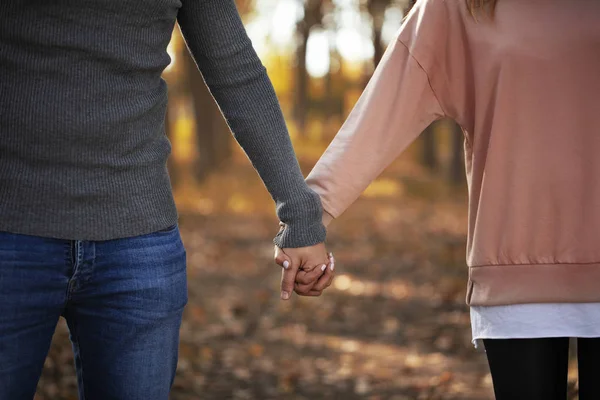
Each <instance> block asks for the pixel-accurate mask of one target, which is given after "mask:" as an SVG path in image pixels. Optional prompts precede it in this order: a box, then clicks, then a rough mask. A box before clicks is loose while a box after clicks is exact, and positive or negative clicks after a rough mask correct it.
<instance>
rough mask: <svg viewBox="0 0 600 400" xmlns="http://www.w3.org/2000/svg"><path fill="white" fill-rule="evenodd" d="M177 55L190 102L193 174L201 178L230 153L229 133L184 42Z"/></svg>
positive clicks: (199, 179) (200, 179) (216, 166)
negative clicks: (194, 147) (194, 153)
mask: <svg viewBox="0 0 600 400" xmlns="http://www.w3.org/2000/svg"><path fill="white" fill-rule="evenodd" d="M181 53H182V54H181V55H180V57H179V59H180V61H181V64H182V68H183V69H184V77H183V81H184V82H185V85H182V87H184V88H186V89H187V91H188V92H189V94H190V95H191V98H192V102H193V111H194V120H195V129H196V138H197V139H196V144H197V146H198V160H197V162H196V165H195V176H196V178H197V179H198V181H202V180H203V179H204V178H206V176H207V175H208V174H209V173H210V172H212V171H214V170H215V169H216V168H218V167H219V166H220V165H221V164H222V163H223V162H224V161H225V160H227V159H228V158H229V156H230V155H231V135H230V134H229V128H228V126H227V123H226V122H225V119H224V118H223V115H222V114H221V111H220V110H219V108H218V106H217V104H216V103H215V100H214V99H213V97H212V95H211V94H210V91H209V90H208V88H207V87H206V84H205V83H204V79H203V78H202V75H201V74H200V72H199V71H198V68H197V66H196V63H195V62H194V60H193V59H192V57H191V55H190V53H189V50H188V48H187V47H186V46H182V50H181Z"/></svg>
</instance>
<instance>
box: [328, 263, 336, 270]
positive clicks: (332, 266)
mask: <svg viewBox="0 0 600 400" xmlns="http://www.w3.org/2000/svg"><path fill="white" fill-rule="evenodd" d="M329 268H331V270H332V271H333V269H334V268H335V263H331V267H329Z"/></svg>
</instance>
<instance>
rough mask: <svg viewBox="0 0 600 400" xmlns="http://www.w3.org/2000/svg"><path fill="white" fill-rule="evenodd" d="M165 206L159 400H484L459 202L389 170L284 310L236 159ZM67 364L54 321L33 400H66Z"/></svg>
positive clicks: (250, 185)
mask: <svg viewBox="0 0 600 400" xmlns="http://www.w3.org/2000/svg"><path fill="white" fill-rule="evenodd" d="M307 164H309V163H307ZM415 177H419V178H418V179H417V178H415ZM177 198H178V203H179V206H180V210H181V231H182V235H183V239H184V242H185V243H186V247H187V251H188V274H189V305H188V307H187V309H186V311H185V315H184V322H183V326H182V329H181V349H180V361H179V367H178V373H177V378H176V380H175V383H174V387H173V391H172V399H173V400H188V399H256V400H258V399H260V400H263V399H298V400H300V399H315V400H318V399H344V400H346V399H348V400H351V399H369V400H383V399H393V400H408V399H417V400H426V399H427V400H434V399H439V400H441V399H444V400H450V399H453V400H487V399H492V398H493V395H492V389H491V378H490V376H489V373H488V369H487V363H486V360H485V356H484V354H483V353H481V352H478V351H476V350H475V349H474V348H473V346H472V344H471V341H470V339H471V338H470V327H469V314H468V309H467V307H466V306H465V304H464V297H465V288H466V276H467V271H466V267H465V266H464V254H465V228H466V214H465V213H466V203H465V202H466V199H465V194H464V190H456V189H451V188H449V187H447V186H445V185H444V184H442V183H440V182H438V181H436V180H435V179H433V178H430V177H428V176H427V174H424V173H423V171H420V170H419V169H418V168H417V167H414V166H411V165H408V164H401V163H396V164H395V165H394V166H393V167H392V168H389V169H388V170H387V171H386V173H385V174H384V176H382V177H381V178H380V179H379V180H378V181H377V182H376V183H375V184H374V185H372V186H371V187H370V188H369V190H368V191H367V192H366V194H365V195H364V196H363V197H362V198H361V199H360V200H359V201H358V202H357V203H356V204H355V205H354V206H353V207H352V208H351V209H350V210H349V211H348V212H347V213H346V214H345V215H344V216H343V217H342V218H340V219H339V220H338V221H335V222H334V223H333V225H332V227H331V229H330V233H329V239H328V242H329V248H330V250H332V251H334V253H335V255H336V261H337V264H336V269H337V276H336V280H335V283H334V285H333V286H332V287H331V288H330V289H329V290H328V291H327V292H326V293H325V294H324V295H323V296H322V297H321V298H299V297H294V298H293V299H292V300H291V301H289V302H285V303H284V302H281V301H280V300H279V298H278V295H279V290H278V283H279V282H278V280H279V278H280V270H279V267H277V266H276V265H274V264H273V262H272V251H273V249H272V246H271V245H270V244H269V243H270V240H271V238H272V236H273V234H274V233H275V231H276V228H277V227H276V220H275V219H274V218H273V215H272V212H273V207H272V203H271V201H270V199H269V197H268V195H267V193H266V191H265V190H264V188H263V187H262V185H261V184H260V182H259V181H258V180H257V178H256V176H255V175H254V172H253V171H252V170H251V169H250V168H249V167H248V165H247V162H246V161H245V160H243V157H241V158H240V159H238V160H237V161H236V162H234V163H232V164H231V165H229V166H228V167H227V168H223V169H222V170H221V171H220V172H219V173H216V174H214V175H213V176H212V177H211V178H210V179H209V180H208V182H206V183H205V184H204V185H202V187H200V188H195V187H191V186H186V187H184V188H180V189H179V190H178V191H177ZM72 363H73V361H72V354H71V349H70V344H69V342H68V334H67V330H66V327H65V324H64V322H63V321H61V323H60V324H59V326H58V328H57V331H56V335H55V337H54V341H53V345H52V348H51V351H50V354H49V357H48V359H47V362H46V366H45V368H44V373H43V377H42V380H41V381H40V385H39V390H38V395H37V396H36V400H55V399H56V400H67V399H76V398H77V397H76V396H77V395H76V379H75V375H74V369H73V366H72ZM575 373H576V371H575V370H574V368H572V371H571V379H572V380H573V381H574V376H575V375H574V374H575ZM571 386H573V384H572V385H571ZM572 391H574V390H572ZM570 398H572V399H573V398H576V397H575V395H574V394H573V395H572V396H571V397H570Z"/></svg>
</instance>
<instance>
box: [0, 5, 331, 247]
mask: <svg viewBox="0 0 600 400" xmlns="http://www.w3.org/2000/svg"><path fill="white" fill-rule="evenodd" d="M176 20H177V21H178V22H179V24H180V26H181V30H182V32H183V35H184V38H185V40H186V43H187V45H188V46H189V48H190V49H191V51H192V54H193V56H194V59H195V60H196V63H197V64H198V67H199V68H200V71H201V72H202V74H203V76H204V79H205V80H206V82H207V84H208V86H209V88H210V90H211V92H212V94H213V96H214V97H215V99H216V100H217V102H218V104H219V106H220V108H221V110H222V111H223V114H224V115H225V117H226V119H227V121H228V123H229V125H230V127H231V129H232V131H233V132H234V136H235V138H236V139H237V141H238V142H239V143H240V145H241V146H242V147H243V149H244V150H245V152H246V153H247V155H248V157H249V159H250V160H251V162H252V164H253V165H254V167H255V168H256V169H257V171H258V172H259V174H260V176H261V178H262V179H263V181H264V183H265V185H266V187H267V189H268V190H269V192H270V193H271V195H272V197H273V199H274V201H275V203H276V210H277V214H278V216H279V218H280V220H281V221H283V222H284V223H285V224H286V228H285V229H284V230H282V231H281V232H280V233H279V234H278V235H277V237H276V238H275V243H276V244H277V245H279V246H281V247H302V246H308V245H313V244H316V243H320V242H322V241H324V239H325V228H324V227H323V225H322V224H321V203H320V200H319V197H318V196H317V195H316V194H315V193H314V192H313V191H311V190H310V189H309V188H308V187H307V186H306V184H305V182H304V178H303V176H302V173H301V172H300V168H299V166H298V162H297V161H296V158H295V155H294V151H293V148H292V145H291V142H290V139H289V135H288V132H287V129H286V126H285V122H284V119H283V116H282V113H281V109H280V107H279V104H278V101H277V97H276V96H275V92H274V90H273V87H272V85H271V82H270V80H269V78H268V76H267V74H266V70H265V68H264V67H263V65H262V63H261V61H260V60H259V58H258V57H257V55H256V52H255V51H254V49H253V47H252V44H251V42H250V40H249V38H248V36H247V34H246V32H245V30H244V27H243V25H242V21H241V19H240V17H239V15H238V12H237V10H236V7H235V4H234V1H233V0H210V1H209V0H183V1H179V0H147V1H144V2H139V1H135V0H103V1H98V0H61V1H60V2H56V1H54V2H53V1H46V0H3V1H2V5H1V6H0V230H3V231H9V232H14V233H23V234H30V235H37V236H47V237H55V238H61V239H79V240H108V239H115V238H122V237H129V236H136V235H141V234H145V233H149V232H153V231H156V230H159V229H163V228H166V227H168V226H169V225H173V224H175V223H176V222H177V211H176V209H175V204H174V201H173V196H172V193H171V185H170V181H169V177H168V174H167V170H166V160H167V157H168V155H169V153H170V144H169V141H168V139H167V138H166V136H165V133H164V132H165V129H164V118H165V112H166V105H167V89H166V84H165V82H164V80H162V78H161V73H162V71H163V70H164V68H165V67H166V66H167V65H168V64H169V62H170V59H169V56H168V54H167V52H166V49H167V45H168V43H169V40H170V38H171V32H172V30H173V27H174V24H175V22H176Z"/></svg>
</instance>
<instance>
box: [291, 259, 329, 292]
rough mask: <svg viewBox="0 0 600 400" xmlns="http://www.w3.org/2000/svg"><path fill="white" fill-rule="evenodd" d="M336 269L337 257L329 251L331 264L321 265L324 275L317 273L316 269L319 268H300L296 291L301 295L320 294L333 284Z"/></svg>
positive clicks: (295, 286) (295, 285) (297, 275)
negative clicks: (309, 269)
mask: <svg viewBox="0 0 600 400" xmlns="http://www.w3.org/2000/svg"><path fill="white" fill-rule="evenodd" d="M334 269H335V259H334V257H333V253H329V264H328V265H327V266H325V269H324V268H323V266H321V271H323V273H322V275H320V276H319V275H318V274H316V273H315V272H314V271H315V270H318V269H317V268H314V270H313V271H308V272H307V271H305V270H302V269H301V270H299V271H298V273H297V274H296V282H295V284H294V291H295V292H296V293H298V294H299V295H300V296H320V295H321V294H322V293H323V290H325V289H327V288H328V287H329V286H331V283H332V282H333V276H334Z"/></svg>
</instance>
